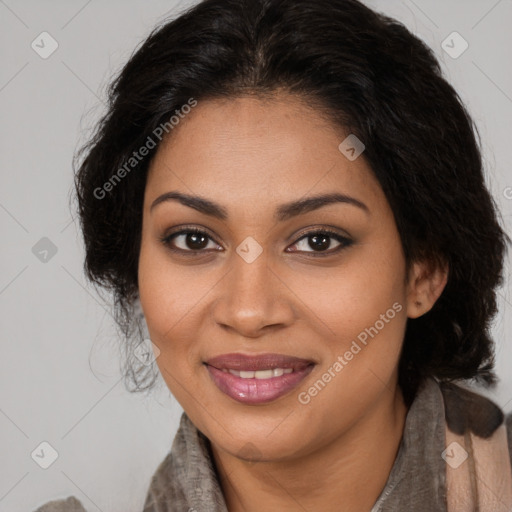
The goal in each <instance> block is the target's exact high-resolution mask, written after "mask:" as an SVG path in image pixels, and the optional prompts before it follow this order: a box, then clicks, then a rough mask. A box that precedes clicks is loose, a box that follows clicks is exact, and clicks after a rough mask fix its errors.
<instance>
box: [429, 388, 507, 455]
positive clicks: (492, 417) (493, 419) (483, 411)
mask: <svg viewBox="0 0 512 512" xmlns="http://www.w3.org/2000/svg"><path fill="white" fill-rule="evenodd" d="M439 387H440V389H441V392H442V395H443V400H444V406H445V417H446V423H447V425H448V427H449V429H450V430H451V431H452V432H454V433H455V434H458V435H464V434H466V433H468V432H470V433H472V434H474V435H476V436H478V437H480V438H482V439H489V438H490V437H491V436H493V434H494V433H495V432H496V431H497V430H498V428H499V427H501V426H502V425H504V426H505V428H506V431H507V438H508V450H509V453H510V459H511V461H512V413H508V414H507V415H505V413H504V412H503V411H502V409H501V408H500V407H499V406H498V405H496V404H495V403H494V402H493V401H492V400H491V399H489V398H487V397H485V396H483V395H481V394H479V393H477V392H475V391H473V390H470V389H468V388H465V387H463V386H461V385H458V384H453V383H447V382H441V383H440V384H439Z"/></svg>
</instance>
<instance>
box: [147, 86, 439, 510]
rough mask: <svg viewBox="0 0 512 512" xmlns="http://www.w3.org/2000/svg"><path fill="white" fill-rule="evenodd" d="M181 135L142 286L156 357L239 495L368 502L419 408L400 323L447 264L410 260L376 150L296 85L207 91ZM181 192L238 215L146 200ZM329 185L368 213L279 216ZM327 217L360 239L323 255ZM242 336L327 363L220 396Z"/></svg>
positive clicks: (299, 505) (239, 501)
mask: <svg viewBox="0 0 512 512" xmlns="http://www.w3.org/2000/svg"><path fill="white" fill-rule="evenodd" d="M170 135H171V136H170V137H169V138H168V139H166V140H164V142H163V143H162V145H161V147H160V148H159V150H158V152H157V154H156V156H155V158H154V159H153V161H152V163H151V166H150V169H149V173H148V179H147V184H146V190H145V198H144V211H143V229H142V242H141V252H140V259H139V292H140V298H141V304H142V308H143V311H144V314H145V317H146V321H147V324H148V328H149V333H150V335H151V339H152V341H153V343H154V344H155V345H156V346H157V347H158V348H159V349H160V356H159V357H158V358H157V364H158V367H159V369H160V372H161V374H162V376H163V378H164V380H165V382H166V383H167V386H168V387H169V389H170V391H171V392H172V393H173V395H174V396H175V397H176V399H177V400H178V401H179V403H180V404H181V405H182V407H183V409H184V410H185V411H186V413H187V415H188V416H189V418H190V419H191V420H192V422H193V423H194V424H195V425H196V426H197V428H198V429H199V430H200V431H202V432H203V433H204V434H205V435H206V436H207V437H208V438H209V440H210V441H211V445H212V453H213V456H214V463H215V465H216V468H217V471H218V473H219V476H220V480H221V485H222V489H223V493H224V495H225V499H226V503H227V505H228V509H229V511H230V512H239V511H245V512H251V511H256V510H257V511H258V512H261V511H275V510H290V511H295V510H297V511H304V510H308V511H313V510H322V511H324V512H330V511H335V510H336V511H339V510H344V511H353V512H356V511H357V512H361V511H365V510H367V511H369V510H370V509H371V507H372V506H373V505H374V503H375V501H376V500H377V498H378V496H379V494H380V493H381V491H382V489H383V487H384V486H385V484H386V481H387V479H388V476H389V472H390V470H391V468H392V465H393V462H394V460H395V457H396V454H397V451H398V447H399V443H400V440H401V437H402V433H403V428H404V422H405V418H406V414H407V408H406V406H405V405H404V402H403V398H402V393H401V391H400V388H399V387H398V385H397V365H398V361H399V354H400V349H401V346H402V341H403V337H404V332H405V326H406V321H407V318H416V317H418V316H421V315H423V314H424V313H426V312H427V311H428V310H429V309H430V308H431V307H432V306H433V304H434V303H435V301H436V300H437V298H438V297H439V295H440V294H441V292H442V290H443V288H444V286H445V284H446V278H447V270H446V269H430V268H429V266H428V265H427V264H426V263H423V262H415V263H414V264H413V265H412V266H411V268H410V271H409V272H406V265H405V258H404V254H403V250H402V246H401V242H400V237H399V233H398V231H397V227H396V224H395V220H394V217H393V212H392V211H391V209H390V206H389V204H388V202H387V200H386V198H385V195H384V193H383V191H382V189H381V187H380V185H379V183H378V181H377V180H376V178H375V177H374V176H373V174H372V171H371V169H370V167H369V165H368V164H367V162H366V161H365V159H364V153H363V155H362V156H360V157H359V158H357V159H356V160H354V161H350V160H348V159H347V158H346V157H345V156H344V155H343V154H342V153H341V152H340V150H339V149H338V146H339V144H340V143H341V142H342V141H343V140H344V139H345V137H346V136H347V135H348V133H343V131H342V130H341V129H340V128H339V127H337V126H334V125H333V124H332V123H330V122H329V121H327V120H325V119H324V118H323V117H322V116H321V115H320V114H319V113H318V112H317V111H315V110H313V109H311V108H310V107H308V106H306V105H305V104H304V103H303V102H302V101H301V100H300V98H297V97H292V96H289V95H286V94H285V93H279V94H276V95H275V96H274V97H273V98H272V99H267V100H263V99H261V98H257V97H251V96H244V97H239V98H231V99H229V100H227V99H225V100H208V101H203V102H201V101H200V102H199V104H198V105H197V106H196V107H195V108H194V109H193V110H192V112H191V113H190V114H188V115H187V117H186V118H185V119H184V120H183V121H181V122H180V125H178V126H177V127H176V128H175V129H174V130H173V132H171V134H170ZM170 191H176V192H181V193H184V194H189V195H194V196H201V197H203V198H207V199H209V200H210V201H213V202H215V203H218V204H219V205H221V206H222V207H223V208H224V209H225V211H226V213H227V219H224V220H221V219H217V218H213V217H211V216H209V215H206V214H204V213H201V212H199V211H196V210H195V209H194V208H191V207H189V206H185V205H183V204H181V203H180V202H179V201H176V200H169V201H164V202H161V203H160V204H158V205H157V206H155V207H154V208H153V209H151V208H150V207H151V205H152V203H153V202H154V201H155V199H156V198H158V197H159V196H160V195H162V194H164V193H167V192H170ZM333 192H338V193H340V194H345V195H347V196H350V197H353V198H355V199H357V200H358V201H361V202H362V203H364V204H365V205H366V206H367V208H368V211H366V210H364V209H363V208H359V207H357V206H354V205H352V204H348V203H335V204H329V205H327V206H323V207H321V208H319V209H316V210H314V211H309V212H306V213H302V214H301V215H298V216H294V217H292V218H289V219H286V220H284V221H276V220H275V218H274V217H273V215H274V212H275V211H276V209H277V207H278V206H280V205H282V204H283V203H288V202H291V201H296V200H299V199H304V198H305V197H311V196H314V195H319V194H326V193H327V194H330V193H333ZM180 226H187V227H189V226H193V227H194V226H195V227H198V228H200V229H202V230H206V231H207V234H208V235H209V236H210V237H211V240H210V239H207V240H206V244H205V248H204V249H202V251H203V252H202V253H199V254H193V253H191V252H188V253H186V252H185V251H186V250H187V249H188V250H189V251H190V245H187V241H186V237H185V236H180V237H178V238H174V239H173V241H171V242H169V244H168V245H167V246H166V245H165V244H164V243H163V242H162V241H161V238H162V237H164V236H165V235H166V234H168V233H169V232H170V231H171V230H172V229H173V228H179V227H180ZM327 226H329V227H330V228H332V229H333V230H335V231H336V232H337V233H339V234H340V235H341V236H345V237H348V238H350V239H351V240H352V244H351V245H347V246H345V245H343V244H341V245H340V242H338V241H337V240H336V239H335V238H331V239H330V245H328V246H327V248H325V249H324V252H327V253H330V254H328V256H326V257H325V256H324V257H321V256H320V257H318V256H316V257H315V254H316V253H317V252H315V246H314V245H313V247H311V245H310V244H309V242H310V241H311V238H309V239H308V237H304V235H305V233H304V231H307V232H309V234H313V233H317V232H318V231H321V228H322V227H323V228H325V227H327ZM176 231H179V229H176ZM248 236H251V237H252V238H254V239H255V240H256V241H257V242H258V244H259V245H260V246H261V248H262V249H263V252H262V254H261V255H260V256H259V257H258V258H257V259H256V260H255V261H253V262H252V263H247V262H246V261H245V260H244V259H242V258H241V257H240V256H239V255H238V254H237V252H236V248H237V247H238V246H239V245H240V244H241V243H242V241H244V240H245V239H246V237H248ZM173 244H174V247H176V248H178V249H180V248H181V249H182V251H183V252H182V253H179V254H178V253H173V252H172V251H171V250H170V249H169V245H170V246H171V247H172V246H173ZM196 247H197V246H196ZM338 247H342V248H341V250H339V251H337V252H336V248H338ZM215 249H219V250H215ZM320 252H321V251H320ZM396 303H398V304H399V305H400V306H401V310H400V311H399V312H397V313H396V315H395V316H394V318H393V319H392V320H390V321H389V322H387V323H385V326H384V328H382V329H381V330H379V332H378V334H377V335H376V336H374V338H370V339H369V340H370V341H369V342H368V344H367V345H366V346H364V347H363V348H362V350H361V351H360V352H359V353H357V355H355V356H354V357H353V359H352V360H351V361H348V362H347V364H346V366H344V367H343V369H342V370H341V371H339V372H338V373H336V376H335V377H334V378H332V379H331V381H330V382H329V383H328V384H327V385H326V386H325V387H324V388H323V389H322V390H321V391H320V392H318V393H317V394H316V396H314V397H312V398H311V400H310V401H309V403H307V404H303V403H301V402H300V401H299V400H298V394H299V393H300V392H304V391H307V390H308V389H309V388H310V387H311V386H312V385H313V384H314V383H315V382H316V381H317V380H318V379H321V377H322V374H324V373H325V372H327V371H328V369H329V367H332V365H333V363H334V362H335V361H336V360H337V358H338V356H340V355H343V354H345V352H346V351H347V350H349V348H350V346H351V343H352V341H353V340H356V339H357V336H358V335H359V334H360V333H361V332H362V331H364V330H365V329H366V328H369V327H370V326H374V325H375V323H376V321H377V320H379V318H381V317H380V315H382V314H385V313H386V311H387V310H389V309H390V308H392V306H393V304H396ZM231 352H239V353H244V354H258V353H268V352H271V353H280V354H286V355H291V356H296V357H301V358H304V359H310V360H312V361H314V362H315V363H316V364H315V367H314V369H313V371H312V372H311V373H310V374H309V375H308V376H307V377H306V379H305V380H304V381H302V382H301V384H300V385H299V386H298V387H297V388H296V389H294V390H293V391H291V392H290V393H288V394H286V395H285V396H282V397H280V398H279V399H277V400H275V401H273V402H270V403H267V404H258V405H246V404H241V403H239V402H237V401H235V400H233V399H231V398H230V397H228V396H227V395H225V394H223V393H222V392H221V391H220V390H219V389H218V388H217V387H216V386H215V385H214V384H213V381H212V379H211V378H210V375H209V373H208V371H207V370H206V367H205V366H204V364H203V362H204V361H205V360H207V359H209V358H210V357H213V356H216V355H220V354H226V353H231ZM340 507H343V508H340Z"/></svg>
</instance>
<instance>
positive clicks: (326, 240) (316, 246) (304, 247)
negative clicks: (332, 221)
mask: <svg viewBox="0 0 512 512" xmlns="http://www.w3.org/2000/svg"><path fill="white" fill-rule="evenodd" d="M333 239H334V241H335V243H336V244H337V245H336V246H335V247H334V248H333V247H332V245H333ZM351 243H352V241H351V240H349V239H348V238H346V237H343V236H341V235H338V234H337V233H330V232H326V231H318V232H315V233H309V234H307V235H305V236H303V237H301V238H299V240H297V242H295V243H294V244H293V245H292V246H291V247H295V248H296V250H298V251H301V252H317V253H325V252H327V251H328V253H333V252H336V251H337V250H339V249H342V248H343V247H348V246H349V245H350V244H351ZM308 249H310V250H308ZM287 251H288V249H287Z"/></svg>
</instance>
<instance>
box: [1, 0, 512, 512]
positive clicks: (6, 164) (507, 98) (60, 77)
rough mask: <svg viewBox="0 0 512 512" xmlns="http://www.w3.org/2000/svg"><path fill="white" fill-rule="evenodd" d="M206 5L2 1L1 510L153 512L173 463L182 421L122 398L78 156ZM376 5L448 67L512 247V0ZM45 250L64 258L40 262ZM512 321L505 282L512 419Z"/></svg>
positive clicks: (504, 371) (506, 390)
mask: <svg viewBox="0 0 512 512" xmlns="http://www.w3.org/2000/svg"><path fill="white" fill-rule="evenodd" d="M192 3H194V2H188V3H186V2H181V3H178V2H176V1H162V0H152V1H150V2H148V1H142V0H129V1H127V0H123V1H121V0H116V1H109V2H106V1H103V2H100V1H99V0H92V1H88V2H87V1H84V0H80V1H74V0H73V1H69V0H68V1H63V0H62V1H56V0H55V1H28V0H27V1H23V0H17V1H15V0H0V48H1V49H2V50H1V52H2V54H1V55H2V66H1V68H0V109H1V112H2V115H1V138H0V144H1V146H0V154H1V166H2V171H1V178H2V186H1V188H0V226H1V229H2V251H1V252H0V268H1V273H0V308H1V336H2V351H1V357H0V365H1V366H0V379H1V387H0V433H1V436H0V453H1V454H2V465H1V470H0V471H1V476H0V511H13V510H17V511H18V510H19V511H28V512H30V511H32V510H34V509H35V508H36V507H37V506H38V505H40V504H41V503H43V502H46V501H49V500H50V499H54V498H64V497H66V496H68V495H70V494H73V495H75V496H77V497H78V498H79V499H80V500H81V501H82V502H83V503H84V505H85V506H86V508H87V509H88V510H89V511H97V510H100V511H104V512H130V511H139V510H141V509H142V504H143V502H144V498H145V494H146V491H147V487H148V485H149V480H150V477H151V475H152V474H153V472H154V471H155V469H156V467H157V465H158V464H159V463H160V461H161V460H162V459H163V458H164V456H165V455H166V454H167V452H168V451H169V450H170V447H171V442H172V439H173V436H174V434H175V431H176V429H177V425H178V420H179V417H180V414H181V409H180V407H179V405H178V404H177V403H176V401H175V400H174V399H173V398H172V397H171V396H170V394H169V392H168V390H167V388H166V387H165V385H164V384H163V383H162V381H160V384H159V387H158V388H157V389H156V390H155V391H154V392H152V393H151V395H150V396H148V397H145V396H143V395H131V394H129V393H128V392H127V391H126V390H125V389H124V387H123V383H122V380H121V377H120V372H119V354H118V348H117V344H118V341H117V339H116V332H115V328H114V326H113V321H112V318H111V316H110V312H109V307H108V305H106V304H105V303H104V302H103V301H102V300H101V299H100V298H99V297H98V296H97V295H96V294H95V292H94V290H93V289H92V288H91V287H90V286H89V285H88V284H87V282H86V281H85V279H84V276H83V273H82V260H83V250H82V245H81V240H80V235H79V233H78V230H77V222H76V221H74V220H73V218H72V212H71V211H70V209H69V194H70V188H71V185H72V170H71V159H72V156H73V153H74V150H75V149H76V147H77V145H78V144H80V143H82V142H84V141H85V140H86V139H87V136H88V135H89V134H90V130H91V128H92V127H93V126H94V122H95V120H96V119H98V117H99V115H100V114H101V113H102V111H103V104H102V101H103V99H104V98H105V96H104V92H105V86H106V85H107V84H108V81H109V78H110V77H111V75H112V73H113V72H115V71H117V70H118V69H119V67H120V66H121V65H122V64H123V63H124V62H125V61H126V60H127V59H128V57H129V56H130V54H131V52H132V50H133V49H134V48H135V47H136V46H137V45H138V44H139V42H140V41H141V40H142V39H143V38H144V37H145V36H146V35H147V34H148V33H149V31H150V30H151V29H152V28H153V26H154V25H155V23H157V22H158V21H161V20H163V19H164V18H165V17H167V16H168V15H173V14H174V13H177V12H179V11H180V10H181V9H183V8H185V7H186V6H187V5H191V4H192ZM366 3H367V4H368V5H369V6H371V7H374V8H376V9H377V10H379V11H381V12H385V13H387V14H389V15H391V16H393V17H396V18H398V19H399V20H401V21H403V22H404V23H405V24H406V25H407V26H408V27H409V29H410V30H411V31H412V32H414V33H416V34H417V35H418V36H420V37H421V38H422V39H423V40H424V41H425V42H427V44H429V45H430V46H431V47H432V48H433V49H434V50H435V52H436V54H437V55H438V56H439V58H440V60H441V62H442V66H443V69H444V72H445V74H446V76H447V78H448V79H449V81H450V82H451V83H452V84H453V85H454V86H455V88H456V89H457V90H458V91H459V94H460V95H461V97H462V99H463V100H464V101H465V103H466V104H467V105H468V108H469V110H470V113H471V114H472V115H473V117H474V119H475V121H476V123H477V125H478V127H479V129H480V132H481V135H482V139H483V144H484V151H485V161H486V168H487V173H488V182H489V186H490V188H491V190H492V192H493V194H494V197H495V199H496V201H497V203H498V204H499V206H500V207H501V210H502V212H503V217H504V222H505V224H506V227H507V231H508V232H509V233H510V232H511V229H510V227H511V216H512V172H511V169H510V163H511V162H512V153H511V152H512V149H511V148H512V144H511V143H510V130H509V128H510V121H511V120H512V115H511V114H512V72H511V61H512V58H511V57H512V36H511V30H510V27H511V26H512V1H511V0H499V1H496V0H472V1H468V0H464V1H462V0H460V1H456V0H451V1H440V0H439V1H431V2H428V1H426V0H415V1H412V0H393V1H390V0H386V1H383V0H380V1H379V0H372V1H367V2H366ZM43 31H47V32H49V33H50V34H51V36H52V37H53V38H54V39H55V40H56V41H57V42H58V44H59V47H58V49H57V50H56V51H55V53H53V54H52V55H51V56H50V57H49V58H47V59H42V58H41V57H40V56H39V55H38V54H37V53H36V52H35V51H34V50H33V49H32V48H31V43H32V41H33V40H34V39H36V38H37V37H38V36H39V34H41V32H43ZM453 31H457V32H459V33H460V34H461V35H462V36H463V37H464V39H465V40H467V42H468V43H469V48H468V49H467V51H466V52H465V53H463V54H462V55H461V56H460V57H458V58H457V59H453V58H452V57H450V56H449V55H447V54H446V53H445V51H444V50H443V49H442V47H441V43H442V42H443V41H444V40H445V39H446V38H447V36H449V34H451V33H452V32H453ZM37 40H39V39H36V42H37ZM457 44H458V43H457ZM46 47H48V46H46ZM456 49H457V46H456ZM43 237H47V238H48V239H49V240H51V243H52V244H53V245H54V246H55V248H56V250H57V252H56V254H53V255H52V252H51V251H50V252H49V253H48V254H47V255H46V256H45V255H44V254H43V253H41V252H39V256H37V254H34V252H33V247H34V246H36V249H35V250H34V251H35V252H37V248H38V247H39V251H40V250H41V249H40V246H37V245H36V244H37V243H38V241H39V240H40V239H41V238H43ZM39 243H40V244H43V245H42V248H43V249H44V248H45V247H46V248H48V242H47V241H43V242H39ZM45 244H46V245H45ZM42 257H46V259H47V261H46V262H44V261H41V260H40V258H42ZM507 268H509V264H508V266H507ZM508 274H509V272H508V270H507V276H508ZM460 300H464V297H461V298H460ZM511 319H512V297H511V294H510V290H509V283H508V282H507V283H506V286H504V287H503V288H502V290H501V292H500V312H499V314H498V316H497V318H496V321H495V324H494V335H495V339H496V342H497V357H498V366H497V369H498V374H499V376H500V377H501V379H502V381H501V385H500V387H499V389H498V390H497V392H495V393H493V394H492V396H493V397H494V399H495V400H496V401H497V403H499V404H500V405H501V406H502V407H504V408H505V409H506V410H507V411H510V410H512V373H511V371H510V368H511V367H512V365H511V362H512V343H511V342H510V337H511V333H512V322H511ZM43 441H47V442H49V443H50V444H51V445H52V446H53V447H54V448H55V449H56V450H57V452H58V454H59V456H58V458H57V460H56V461H55V462H54V463H53V465H51V466H50V467H49V468H48V469H46V470H44V469H42V468H41V467H39V465H37V464H36V463H35V462H34V460H33V459H32V458H31V453H32V452H33V451H34V450H35V449H36V448H37V447H38V446H39V445H40V443H41V442H43ZM46 453H48V451H46Z"/></svg>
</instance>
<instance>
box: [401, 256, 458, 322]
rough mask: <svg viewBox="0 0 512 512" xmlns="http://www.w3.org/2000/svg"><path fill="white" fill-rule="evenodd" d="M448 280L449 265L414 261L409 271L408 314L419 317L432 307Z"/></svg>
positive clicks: (411, 316) (410, 316)
mask: <svg viewBox="0 0 512 512" xmlns="http://www.w3.org/2000/svg"><path fill="white" fill-rule="evenodd" d="M447 282H448V265H447V264H445V265H443V266H440V265H436V266H434V265H432V264H431V263H429V262H427V261H421V262H414V263H413V265H412V266H411V269H410V272H409V281H408V285H407V286H408V292H407V316H408V317H409V318H418V317H420V316H422V315H424V314H425V313H427V312H428V311H430V310H431V309H432V307H433V306H434V304H435V303H436V301H437V299H438V298H439V297H440V296H441V294H442V293H443V290H444V288H445V286H446V283H447Z"/></svg>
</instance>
